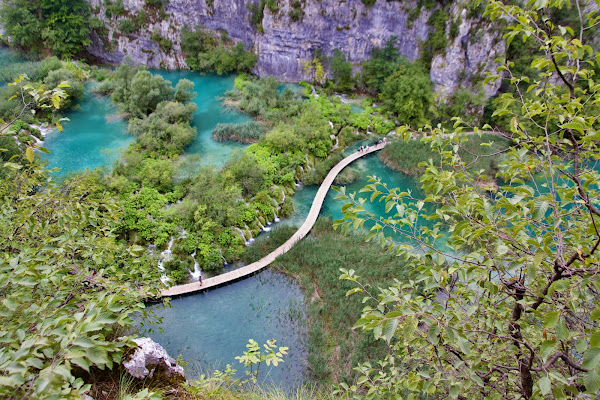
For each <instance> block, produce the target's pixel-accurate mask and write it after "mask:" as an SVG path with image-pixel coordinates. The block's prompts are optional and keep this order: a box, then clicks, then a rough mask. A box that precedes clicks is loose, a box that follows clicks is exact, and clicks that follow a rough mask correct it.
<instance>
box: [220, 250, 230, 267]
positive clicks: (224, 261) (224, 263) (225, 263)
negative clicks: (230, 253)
mask: <svg viewBox="0 0 600 400" xmlns="http://www.w3.org/2000/svg"><path fill="white" fill-rule="evenodd" d="M219 254H220V255H221V259H223V265H228V262H227V260H226V259H225V257H224V256H223V251H222V250H221V248H219Z"/></svg>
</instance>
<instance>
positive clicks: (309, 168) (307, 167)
mask: <svg viewBox="0 0 600 400" xmlns="http://www.w3.org/2000/svg"><path fill="white" fill-rule="evenodd" d="M304 155H305V156H306V170H307V171H310V170H311V167H310V161H308V154H304Z"/></svg>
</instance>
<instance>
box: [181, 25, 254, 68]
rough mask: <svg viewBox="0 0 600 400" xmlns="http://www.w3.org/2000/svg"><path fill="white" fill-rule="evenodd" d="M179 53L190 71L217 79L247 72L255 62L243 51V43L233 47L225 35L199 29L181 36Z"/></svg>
mask: <svg viewBox="0 0 600 400" xmlns="http://www.w3.org/2000/svg"><path fill="white" fill-rule="evenodd" d="M181 49H182V50H183V52H184V53H185V55H186V63H187V64H188V65H189V66H190V68H191V69H193V70H196V71H200V72H213V71H214V72H216V73H217V74H219V75H222V74H226V73H230V72H235V71H237V72H250V71H251V70H252V68H254V65H255V64H256V60H257V57H256V56H255V55H254V54H253V53H252V52H251V51H247V50H245V49H244V44H243V43H242V42H237V43H234V42H233V41H232V40H231V39H229V37H228V36H227V34H226V33H225V32H222V33H221V35H220V36H217V35H216V33H215V32H212V31H209V30H207V29H204V28H201V27H196V29H195V30H187V29H186V30H184V31H183V32H182V33H181Z"/></svg>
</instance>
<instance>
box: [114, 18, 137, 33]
mask: <svg viewBox="0 0 600 400" xmlns="http://www.w3.org/2000/svg"><path fill="white" fill-rule="evenodd" d="M118 28H119V31H120V32H121V33H122V34H124V35H128V34H130V33H132V32H135V31H137V30H138V27H137V26H136V25H135V23H134V22H133V21H132V20H130V19H129V18H123V19H120V20H119V25H118Z"/></svg>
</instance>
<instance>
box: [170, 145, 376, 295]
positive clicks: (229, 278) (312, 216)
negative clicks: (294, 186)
mask: <svg viewBox="0 0 600 400" xmlns="http://www.w3.org/2000/svg"><path fill="white" fill-rule="evenodd" d="M383 147H385V143H382V144H380V145H377V146H371V147H369V150H368V151H363V152H360V153H359V152H356V153H353V154H351V155H349V156H348V157H346V158H344V159H343V160H342V161H340V162H339V163H338V164H337V165H336V166H335V167H333V168H332V169H331V170H330V171H329V173H328V174H327V177H326V178H325V180H324V181H323V183H322V184H321V187H319V191H318V192H317V195H316V196H315V199H314V200H313V203H312V206H311V207H310V211H309V213H308V217H306V220H305V221H304V223H303V224H302V226H301V227H300V228H299V229H298V230H297V231H296V233H294V235H293V236H292V237H291V238H289V239H288V240H287V241H286V242H285V243H284V244H282V245H281V246H279V247H278V248H276V249H275V250H273V251H272V252H271V253H269V254H268V255H266V256H265V257H263V258H261V259H260V260H258V261H256V262H253V263H252V264H248V265H246V266H244V267H242V268H239V269H236V270H234V271H230V272H227V273H224V274H221V275H218V276H215V277H214V278H207V279H203V280H202V285H200V283H199V282H193V283H187V284H185V285H176V286H173V287H171V288H169V289H165V290H162V291H161V295H162V296H163V297H167V296H168V297H172V296H180V295H184V294H187V293H193V292H198V291H201V290H206V289H210V288H214V287H217V286H222V285H226V284H228V283H229V282H233V281H237V280H239V279H242V278H245V277H247V276H249V275H252V274H254V273H256V272H257V271H260V270H261V269H263V268H265V267H266V266H268V265H269V264H271V263H272V262H273V261H275V259H276V258H277V257H279V256H280V255H282V254H285V253H287V252H288V251H289V250H290V249H291V248H292V246H294V245H295V244H296V243H297V242H298V241H299V240H300V239H302V238H304V237H305V236H306V235H308V232H310V230H311V229H312V227H313V225H314V224H315V222H316V221H317V218H318V217H319V212H320V211H321V206H322V205H323V202H324V201H325V196H326V195H327V192H328V191H329V188H330V187H331V184H332V183H333V181H334V180H335V177H336V176H337V175H338V174H339V173H340V172H342V170H343V169H344V168H345V167H346V166H347V165H348V164H350V163H352V162H353V161H355V160H357V159H359V158H361V157H362V156H364V155H367V154H369V153H373V152H375V151H378V150H381V149H382V148H383Z"/></svg>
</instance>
